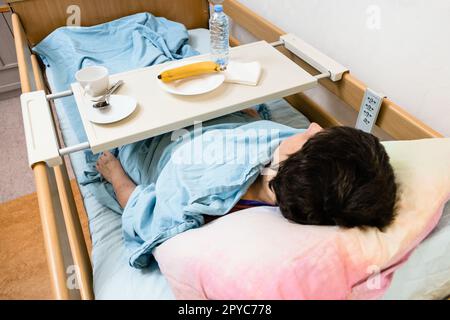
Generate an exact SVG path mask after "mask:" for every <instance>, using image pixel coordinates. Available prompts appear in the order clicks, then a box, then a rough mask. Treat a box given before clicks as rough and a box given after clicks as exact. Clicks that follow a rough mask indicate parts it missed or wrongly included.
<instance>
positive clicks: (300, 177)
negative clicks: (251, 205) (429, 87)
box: [270, 124, 397, 230]
mask: <svg viewBox="0 0 450 320" xmlns="http://www.w3.org/2000/svg"><path fill="white" fill-rule="evenodd" d="M279 149H280V151H279V153H280V156H279V158H280V159H279V160H280V163H279V169H278V172H277V175H276V176H275V177H274V178H273V180H271V182H270V188H271V189H272V190H273V192H274V193H275V197H276V201H277V204H278V205H279V206H280V210H281V212H282V213H283V215H284V216H285V217H286V218H287V219H289V220H291V221H294V222H297V223H302V224H309V225H338V226H342V227H348V228H352V227H377V228H379V229H380V230H383V229H384V228H385V227H387V226H388V225H389V224H390V223H391V222H392V221H393V219H394V216H395V214H394V211H395V210H394V209H395V204H396V200H397V185H396V182H395V176H394V171H393V169H392V166H391V165H390V163H389V156H388V155H387V153H386V150H385V149H384V147H383V145H382V144H381V143H380V141H379V140H378V139H377V138H376V137H375V136H373V135H371V134H368V133H365V132H363V131H360V130H356V129H353V128H348V127H335V128H330V129H325V130H323V129H322V128H320V126H318V125H316V124H313V125H312V126H311V127H310V128H309V129H308V130H307V131H306V132H305V133H303V134H299V135H297V136H294V137H291V138H289V139H287V140H285V141H284V142H283V143H282V144H281V145H280V148H279Z"/></svg>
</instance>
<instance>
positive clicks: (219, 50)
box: [209, 4, 230, 67]
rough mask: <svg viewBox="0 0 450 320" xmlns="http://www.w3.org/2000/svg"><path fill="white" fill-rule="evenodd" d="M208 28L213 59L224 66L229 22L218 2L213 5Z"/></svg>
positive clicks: (227, 58)
mask: <svg viewBox="0 0 450 320" xmlns="http://www.w3.org/2000/svg"><path fill="white" fill-rule="evenodd" d="M209 30H210V32H211V55H212V58H213V61H214V62H216V63H218V64H220V65H221V66H223V67H226V66H227V65H228V60H229V53H230V22H229V19H228V16H227V15H226V14H225V13H224V12H223V6H222V5H220V4H218V5H215V6H214V13H213V15H212V16H211V19H210V20H209Z"/></svg>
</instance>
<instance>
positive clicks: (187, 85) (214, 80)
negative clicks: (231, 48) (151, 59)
mask: <svg viewBox="0 0 450 320" xmlns="http://www.w3.org/2000/svg"><path fill="white" fill-rule="evenodd" d="M196 62H199V61H184V62H180V63H171V64H170V66H168V67H167V68H165V69H163V70H162V71H161V72H164V71H166V70H169V69H173V68H177V67H181V66H184V65H187V64H192V63H196ZM157 81H158V83H159V85H160V86H161V88H163V89H164V90H166V91H167V92H170V93H172V94H178V95H183V96H193V95H197V94H203V93H207V92H210V91H213V90H215V89H217V88H218V87H220V86H221V85H222V83H224V81H225V75H224V74H223V73H221V72H217V73H210V74H204V75H200V76H197V77H192V78H187V79H183V80H178V81H174V82H169V83H164V82H162V81H161V80H159V79H157Z"/></svg>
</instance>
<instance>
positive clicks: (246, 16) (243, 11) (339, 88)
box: [224, 0, 442, 140]
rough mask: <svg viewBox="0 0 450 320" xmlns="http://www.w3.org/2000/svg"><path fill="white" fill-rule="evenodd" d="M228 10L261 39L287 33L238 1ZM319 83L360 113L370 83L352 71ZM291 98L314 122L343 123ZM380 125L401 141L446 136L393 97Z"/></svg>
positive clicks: (229, 1)
mask: <svg viewBox="0 0 450 320" xmlns="http://www.w3.org/2000/svg"><path fill="white" fill-rule="evenodd" d="M224 9H225V12H226V13H227V14H228V15H229V16H230V17H231V19H232V20H233V22H234V23H236V24H237V25H239V26H240V27H242V28H244V29H246V30H247V31H248V32H250V33H251V34H252V35H253V36H254V37H256V38H257V39H261V40H266V41H267V42H271V43H274V42H279V41H280V40H282V37H283V36H284V35H286V32H284V31H283V30H282V29H280V28H278V27H277V26H275V25H274V24H272V23H271V22H270V21H268V20H267V19H264V18H263V17H261V16H259V15H257V14H255V13H254V12H253V11H252V10H250V9H249V8H247V7H246V6H244V5H243V4H241V3H240V2H238V1H237V0H225V1H224ZM238 42H239V41H238V40H237V39H236V38H235V37H231V43H232V44H234V45H236V44H237V43H238ZM282 42H283V41H282ZM283 44H284V43H283ZM278 48H279V50H280V51H281V52H283V53H284V54H285V55H286V56H288V57H289V58H291V59H292V60H293V61H295V62H296V63H297V64H299V65H300V66H301V67H302V68H304V69H305V70H306V71H308V72H310V73H312V74H318V73H320V71H318V70H317V69H315V68H313V67H311V65H309V64H308V63H307V62H305V61H304V60H302V59H301V58H299V57H297V56H296V55H295V54H292V52H291V51H289V50H287V49H286V48H285V47H284V46H280V47H278ZM294 53H295V52H294ZM336 79H337V78H336ZM319 82H320V84H321V85H322V86H323V87H325V88H326V89H327V90H328V91H330V92H331V93H333V94H334V95H336V96H337V97H338V98H339V99H341V100H342V101H343V102H345V103H346V104H347V105H349V106H350V107H351V108H352V109H354V110H355V111H357V112H359V110H360V107H361V102H362V100H363V98H364V94H365V91H366V89H367V86H366V85H365V84H364V83H362V82H361V81H359V80H358V79H356V78H355V77H354V76H353V75H352V74H351V73H349V72H347V73H344V74H343V75H342V79H341V80H340V81H336V82H335V81H332V80H331V79H327V78H324V79H321V80H319ZM287 100H288V101H289V102H293V103H296V105H295V106H296V107H297V108H298V109H299V110H300V111H302V112H303V113H304V114H305V115H306V116H308V117H310V118H311V119H312V120H314V121H317V120H319V121H320V120H323V122H322V124H324V125H326V126H330V125H336V124H339V123H338V122H337V121H336V119H334V117H333V116H332V115H331V114H330V113H329V112H328V111H325V109H324V108H323V107H321V106H320V105H318V104H317V103H315V102H314V101H313V100H312V99H311V98H310V97H308V96H306V95H305V94H298V95H295V96H291V97H288V98H287ZM300 103H302V104H306V106H307V107H305V106H301V105H300ZM376 124H377V125H378V126H379V127H380V128H381V129H383V130H384V131H385V132H386V133H387V134H389V135H390V136H392V137H393V138H395V139H399V140H411V139H422V138H440V137H442V135H441V134H440V133H439V132H437V131H435V130H433V129H432V128H430V127H429V126H427V125H426V124H424V123H423V122H422V121H420V120H418V119H417V118H415V117H414V116H412V115H411V114H409V113H408V112H406V111H405V110H404V109H402V108H401V107H400V106H398V105H397V104H395V103H394V102H393V101H391V100H389V99H384V100H383V103H382V106H381V110H380V114H379V116H378V120H377V123H376Z"/></svg>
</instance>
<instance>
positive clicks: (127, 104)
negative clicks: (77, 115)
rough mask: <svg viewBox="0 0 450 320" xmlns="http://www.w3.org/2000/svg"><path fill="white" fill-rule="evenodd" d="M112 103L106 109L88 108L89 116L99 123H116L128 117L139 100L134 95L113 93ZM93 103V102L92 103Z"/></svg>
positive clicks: (90, 119)
mask: <svg viewBox="0 0 450 320" xmlns="http://www.w3.org/2000/svg"><path fill="white" fill-rule="evenodd" d="M109 102H110V105H109V106H108V107H106V108H104V109H95V108H94V107H92V106H91V107H90V108H88V112H87V118H88V119H89V121H91V122H93V123H97V124H108V123H114V122H117V121H120V120H123V119H125V118H127V117H128V116H129V115H131V114H132V113H133V112H134V110H136V107H137V101H136V99H134V98H133V97H129V96H122V95H112V96H111V97H110V99H109ZM92 104H93V103H92Z"/></svg>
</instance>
